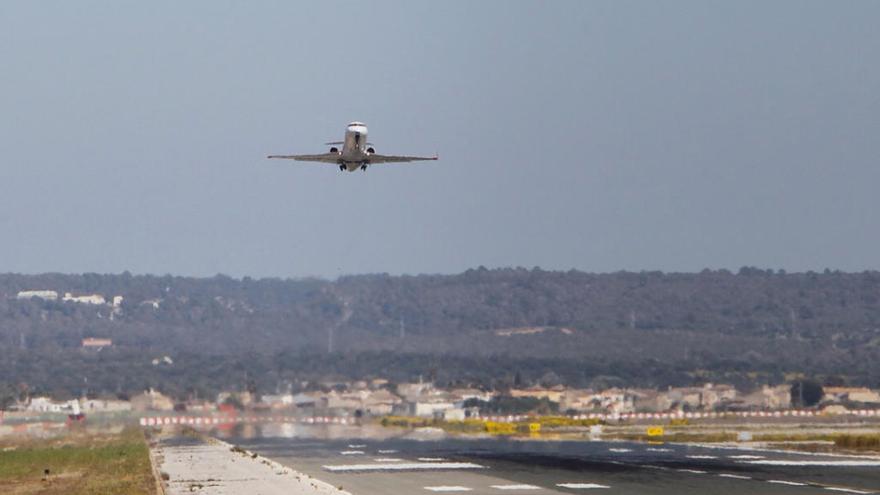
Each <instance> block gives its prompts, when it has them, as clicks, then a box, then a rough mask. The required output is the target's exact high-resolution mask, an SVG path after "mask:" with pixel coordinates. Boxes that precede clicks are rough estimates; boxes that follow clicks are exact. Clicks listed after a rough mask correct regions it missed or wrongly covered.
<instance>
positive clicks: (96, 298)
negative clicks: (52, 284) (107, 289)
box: [63, 292, 107, 304]
mask: <svg viewBox="0 0 880 495" xmlns="http://www.w3.org/2000/svg"><path fill="white" fill-rule="evenodd" d="M63 300H64V301H65V302H75V303H81V304H107V300H106V299H104V296H102V295H101V294H89V295H85V296H74V295H73V294H71V293H70V292H66V293H65V294H64V298H63Z"/></svg>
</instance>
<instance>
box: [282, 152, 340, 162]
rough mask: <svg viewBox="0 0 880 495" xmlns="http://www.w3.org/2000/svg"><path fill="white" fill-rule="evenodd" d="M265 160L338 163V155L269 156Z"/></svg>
mask: <svg viewBox="0 0 880 495" xmlns="http://www.w3.org/2000/svg"><path fill="white" fill-rule="evenodd" d="M267 158H282V159H285V160H296V161H298V162H322V163H337V162H338V161H339V153H322V154H320V155H269V156H268V157H267Z"/></svg>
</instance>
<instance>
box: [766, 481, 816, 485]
mask: <svg viewBox="0 0 880 495" xmlns="http://www.w3.org/2000/svg"><path fill="white" fill-rule="evenodd" d="M767 483H776V484H777V485H789V486H807V484H806V483H801V482H799V481H785V480H767Z"/></svg>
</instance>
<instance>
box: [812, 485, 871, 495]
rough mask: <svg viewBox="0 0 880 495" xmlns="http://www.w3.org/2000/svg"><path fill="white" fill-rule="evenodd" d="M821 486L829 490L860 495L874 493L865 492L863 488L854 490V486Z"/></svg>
mask: <svg viewBox="0 0 880 495" xmlns="http://www.w3.org/2000/svg"><path fill="white" fill-rule="evenodd" d="M823 488H825V489H826V490H831V491H833V492H846V493H859V494H861V495H870V494H871V493H874V492H866V491H864V490H856V489H855V488H842V487H837V486H826V487H823Z"/></svg>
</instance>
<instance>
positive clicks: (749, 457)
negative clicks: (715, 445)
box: [727, 454, 764, 459]
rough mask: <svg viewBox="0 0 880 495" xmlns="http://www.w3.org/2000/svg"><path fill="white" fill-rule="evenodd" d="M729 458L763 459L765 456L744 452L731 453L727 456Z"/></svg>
mask: <svg viewBox="0 0 880 495" xmlns="http://www.w3.org/2000/svg"><path fill="white" fill-rule="evenodd" d="M727 458H728V459H763V458H764V456H762V455H748V454H743V455H729V456H727Z"/></svg>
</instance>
